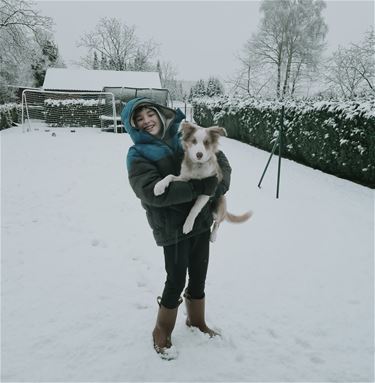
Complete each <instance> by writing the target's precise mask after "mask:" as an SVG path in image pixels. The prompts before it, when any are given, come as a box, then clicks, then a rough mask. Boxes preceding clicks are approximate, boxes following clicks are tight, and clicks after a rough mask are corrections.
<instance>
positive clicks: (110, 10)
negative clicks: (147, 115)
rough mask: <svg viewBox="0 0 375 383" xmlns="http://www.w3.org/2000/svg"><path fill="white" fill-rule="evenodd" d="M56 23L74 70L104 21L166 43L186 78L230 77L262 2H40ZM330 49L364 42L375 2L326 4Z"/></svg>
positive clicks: (166, 53) (168, 56)
mask: <svg viewBox="0 0 375 383" xmlns="http://www.w3.org/2000/svg"><path fill="white" fill-rule="evenodd" d="M36 3H37V6H38V8H40V9H41V11H42V14H43V15H46V16H50V17H52V18H53V19H54V21H55V39H56V41H57V44H58V46H59V50H60V53H61V55H62V57H63V59H64V61H65V63H66V64H67V65H68V66H70V65H71V64H72V63H73V62H74V61H77V60H78V59H79V57H80V56H83V55H84V54H85V51H84V50H83V48H77V47H76V43H77V41H78V40H79V38H80V37H81V36H82V35H83V33H85V32H91V31H93V30H94V28H95V26H96V24H97V23H98V21H99V19H100V18H101V17H117V18H120V19H121V20H122V21H123V22H125V23H126V24H128V25H135V26H136V33H137V36H138V37H139V38H140V39H141V40H148V39H151V38H152V39H154V40H155V42H158V43H159V44H160V59H161V61H170V62H171V63H172V64H173V65H174V66H175V67H176V69H177V71H178V74H177V78H178V79H181V80H198V79H200V78H203V79H207V78H208V77H209V76H210V75H213V76H218V77H220V78H222V79H226V78H227V77H228V76H230V75H232V74H233V73H234V72H235V71H236V69H237V68H238V67H239V63H238V60H237V59H236V57H235V56H236V54H237V53H239V52H240V51H241V48H242V46H243V45H244V43H245V42H246V40H247V39H248V38H250V37H251V34H252V33H253V32H256V31H257V28H258V25H259V21H260V14H259V4H260V2H259V1H189V2H188V1H173V2H172V1H147V2H146V1H137V2H133V1H75V2H73V1H37V2H36ZM326 4H327V7H326V9H325V10H324V17H325V20H326V23H327V24H328V27H329V31H328V35H327V38H326V42H327V49H328V50H329V51H332V50H333V49H335V48H337V46H338V45H348V44H349V43H350V42H358V41H360V40H361V39H362V37H363V35H364V32H365V31H366V30H368V29H369V28H370V26H371V25H374V1H369V0H367V1H332V0H328V1H326Z"/></svg>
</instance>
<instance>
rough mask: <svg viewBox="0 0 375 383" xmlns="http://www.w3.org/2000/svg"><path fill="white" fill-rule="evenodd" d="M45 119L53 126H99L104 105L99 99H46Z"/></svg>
mask: <svg viewBox="0 0 375 383" xmlns="http://www.w3.org/2000/svg"><path fill="white" fill-rule="evenodd" d="M44 106H45V119H46V123H47V124H48V125H49V126H51V127H80V126H82V127H93V128H95V127H99V126H100V119H99V116H100V115H102V114H104V105H103V104H102V103H101V102H100V101H99V100H97V99H90V100H85V99H67V100H53V99H46V100H45V101H44Z"/></svg>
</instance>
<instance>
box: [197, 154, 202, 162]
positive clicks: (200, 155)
mask: <svg viewBox="0 0 375 383" xmlns="http://www.w3.org/2000/svg"><path fill="white" fill-rule="evenodd" d="M202 157H203V153H202V152H198V153H197V158H198V160H200V159H201V158H202Z"/></svg>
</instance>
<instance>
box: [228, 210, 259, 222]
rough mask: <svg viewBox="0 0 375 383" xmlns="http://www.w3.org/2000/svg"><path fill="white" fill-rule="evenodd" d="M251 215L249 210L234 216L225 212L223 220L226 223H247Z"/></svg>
mask: <svg viewBox="0 0 375 383" xmlns="http://www.w3.org/2000/svg"><path fill="white" fill-rule="evenodd" d="M252 215H253V212H252V211H251V210H250V211H248V212H246V213H244V214H241V215H234V214H232V213H229V212H227V213H226V214H225V219H226V220H227V221H228V222H232V223H241V222H245V221H247V220H248V219H249V218H250V217H251V216H252Z"/></svg>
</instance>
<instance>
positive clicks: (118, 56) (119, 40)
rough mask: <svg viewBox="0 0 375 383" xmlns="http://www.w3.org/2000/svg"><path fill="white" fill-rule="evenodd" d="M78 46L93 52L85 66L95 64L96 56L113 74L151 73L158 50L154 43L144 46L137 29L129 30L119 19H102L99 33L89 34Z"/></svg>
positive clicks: (131, 28)
mask: <svg viewBox="0 0 375 383" xmlns="http://www.w3.org/2000/svg"><path fill="white" fill-rule="evenodd" d="M78 46H81V47H85V48H87V49H88V51H89V55H88V56H86V57H85V58H83V59H82V64H83V65H84V66H90V65H91V64H92V63H93V53H94V52H96V53H97V54H100V56H101V58H102V61H105V62H106V68H105V69H113V70H145V69H148V68H149V67H150V65H151V64H150V61H151V59H152V58H153V57H154V55H155V54H156V52H157V48H158V47H157V44H156V43H155V42H153V40H148V41H146V42H143V43H141V42H140V41H139V39H138V37H137V36H136V33H135V26H128V25H126V24H125V23H121V21H120V20H119V19H116V18H102V19H100V21H99V24H98V25H97V26H96V28H95V30H94V31H91V32H89V33H85V34H84V36H83V37H82V38H81V39H80V41H79V42H78ZM103 69H104V68H103Z"/></svg>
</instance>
